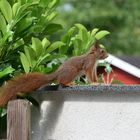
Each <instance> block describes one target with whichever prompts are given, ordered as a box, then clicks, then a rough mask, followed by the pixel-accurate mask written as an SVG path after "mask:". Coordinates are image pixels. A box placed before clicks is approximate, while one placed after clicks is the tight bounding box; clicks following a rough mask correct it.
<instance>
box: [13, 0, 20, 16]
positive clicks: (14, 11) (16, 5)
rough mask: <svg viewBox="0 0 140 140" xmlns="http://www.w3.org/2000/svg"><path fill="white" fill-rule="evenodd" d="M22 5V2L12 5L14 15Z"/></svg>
mask: <svg viewBox="0 0 140 140" xmlns="http://www.w3.org/2000/svg"><path fill="white" fill-rule="evenodd" d="M19 7H20V3H19V2H17V3H14V5H13V7H12V11H13V16H16V14H17V11H18V8H19Z"/></svg>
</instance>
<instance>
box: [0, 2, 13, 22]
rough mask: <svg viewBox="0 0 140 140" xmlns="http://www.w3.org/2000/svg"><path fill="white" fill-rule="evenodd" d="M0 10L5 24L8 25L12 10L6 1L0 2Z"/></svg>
mask: <svg viewBox="0 0 140 140" xmlns="http://www.w3.org/2000/svg"><path fill="white" fill-rule="evenodd" d="M0 10H1V11H2V13H3V15H4V17H5V19H6V20H7V22H8V23H10V22H11V21H12V8H11V6H10V4H9V2H8V1H7V0H1V1H0Z"/></svg>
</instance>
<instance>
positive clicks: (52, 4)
mask: <svg viewBox="0 0 140 140" xmlns="http://www.w3.org/2000/svg"><path fill="white" fill-rule="evenodd" d="M59 1H60V0H52V1H51V2H50V3H49V5H48V7H49V8H53V7H55V6H56V5H57V4H58V3H59Z"/></svg>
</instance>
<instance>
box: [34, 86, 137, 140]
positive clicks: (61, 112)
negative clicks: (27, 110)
mask: <svg viewBox="0 0 140 140" xmlns="http://www.w3.org/2000/svg"><path fill="white" fill-rule="evenodd" d="M44 90H45V91H44ZM33 97H34V98H36V99H37V100H38V101H39V102H40V104H41V111H39V110H37V109H36V108H35V107H33V108H32V140H132V139H133V140H139V139H140V119H139V118H140V85H129V86H125V85H114V86H104V85H100V86H74V87H67V88H58V87H57V86H54V87H44V88H43V89H41V90H39V91H37V92H36V93H33Z"/></svg>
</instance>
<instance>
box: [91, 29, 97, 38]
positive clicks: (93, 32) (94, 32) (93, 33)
mask: <svg viewBox="0 0 140 140" xmlns="http://www.w3.org/2000/svg"><path fill="white" fill-rule="evenodd" d="M98 31H99V29H98V28H94V29H93V30H92V32H91V36H92V37H94V36H95V34H96V33H97V32H98Z"/></svg>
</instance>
